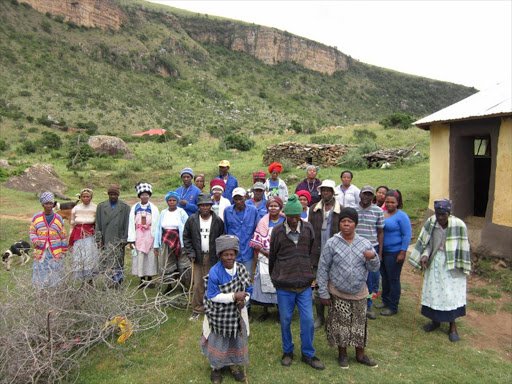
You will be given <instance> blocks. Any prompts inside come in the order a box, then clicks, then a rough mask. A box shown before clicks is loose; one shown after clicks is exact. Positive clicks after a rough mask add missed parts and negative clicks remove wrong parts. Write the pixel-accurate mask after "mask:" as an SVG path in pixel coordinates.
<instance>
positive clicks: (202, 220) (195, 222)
mask: <svg viewBox="0 0 512 384" xmlns="http://www.w3.org/2000/svg"><path fill="white" fill-rule="evenodd" d="M212 205H213V201H212V199H211V198H210V195H206V194H204V193H201V194H199V195H198V196H197V206H198V209H199V210H198V211H197V212H196V213H194V214H193V215H192V216H190V217H189V219H188V220H187V222H186V223H185V228H184V229H183V246H184V248H185V254H186V255H187V256H188V258H189V259H190V261H191V262H192V263H194V276H193V279H194V287H193V290H194V297H193V299H192V311H193V313H192V317H191V318H190V320H191V321H196V320H197V319H199V316H200V315H201V314H202V313H204V306H203V296H204V281H203V277H205V276H206V275H207V274H208V272H209V271H210V268H211V267H212V266H214V265H215V264H216V263H217V261H219V260H218V258H217V253H216V251H215V239H217V238H218V237H219V236H221V235H223V234H224V222H223V221H222V220H221V219H220V217H219V216H217V215H216V214H215V213H214V212H213V211H212Z"/></svg>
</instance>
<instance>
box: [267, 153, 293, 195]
mask: <svg viewBox="0 0 512 384" xmlns="http://www.w3.org/2000/svg"><path fill="white" fill-rule="evenodd" d="M281 172H283V166H282V164H280V163H277V162H274V163H272V164H270V165H269V166H268V173H270V175H271V177H269V178H268V179H267V180H266V181H265V189H266V190H267V191H268V197H270V196H279V198H280V199H281V200H282V201H283V203H284V204H286V202H287V201H288V187H287V186H286V183H285V182H284V180H283V179H281V178H279V175H280V174H281Z"/></svg>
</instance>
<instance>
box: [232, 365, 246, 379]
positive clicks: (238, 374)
mask: <svg viewBox="0 0 512 384" xmlns="http://www.w3.org/2000/svg"><path fill="white" fill-rule="evenodd" d="M231 375H232V376H233V378H234V379H235V380H236V381H245V375H244V373H243V372H242V371H241V370H240V369H239V368H238V367H236V368H235V369H231Z"/></svg>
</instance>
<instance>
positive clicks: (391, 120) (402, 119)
mask: <svg viewBox="0 0 512 384" xmlns="http://www.w3.org/2000/svg"><path fill="white" fill-rule="evenodd" d="M414 120H415V119H414V117H412V116H409V115H406V114H403V113H393V114H392V115H389V116H388V117H386V118H385V119H383V120H381V121H379V124H380V125H382V126H383V127H384V128H385V129H388V128H399V129H409V128H411V126H412V125H411V124H412V123H413V122H414Z"/></svg>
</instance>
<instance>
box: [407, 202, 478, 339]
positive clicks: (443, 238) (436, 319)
mask: <svg viewBox="0 0 512 384" xmlns="http://www.w3.org/2000/svg"><path fill="white" fill-rule="evenodd" d="M434 211H435V215H433V216H431V217H430V218H428V219H427V221H426V222H425V224H424V225H423V228H422V229H421V233H420V236H419V237H418V241H417V242H416V245H415V247H414V251H413V252H412V254H411V257H410V258H409V263H411V264H412V265H413V266H415V267H416V268H421V269H424V270H425V277H424V279H423V289H422V296H421V314H422V315H423V316H425V317H428V318H429V319H430V320H431V321H432V322H431V323H428V324H425V326H424V327H423V329H424V330H425V332H432V331H434V330H436V329H437V328H439V326H440V325H441V323H442V322H447V323H450V329H449V331H448V337H449V339H450V341H452V342H455V341H459V340H460V338H459V335H458V333H457V326H456V325H455V319H457V318H458V317H461V316H465V315H466V276H467V275H469V273H470V272H471V254H470V248H469V240H468V231H467V228H466V224H464V222H463V221H462V220H461V219H459V218H457V217H455V216H453V215H452V214H451V212H452V204H451V201H450V200H448V199H440V200H436V201H434Z"/></svg>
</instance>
